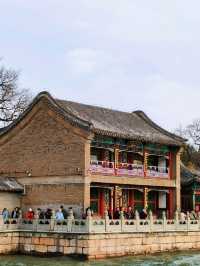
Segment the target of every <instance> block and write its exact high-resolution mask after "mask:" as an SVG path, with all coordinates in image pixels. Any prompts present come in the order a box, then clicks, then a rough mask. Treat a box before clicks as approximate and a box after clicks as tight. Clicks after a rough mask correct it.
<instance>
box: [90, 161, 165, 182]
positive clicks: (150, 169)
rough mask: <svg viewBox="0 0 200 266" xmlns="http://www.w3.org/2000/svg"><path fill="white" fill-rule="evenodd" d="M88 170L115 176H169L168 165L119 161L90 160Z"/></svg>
mask: <svg viewBox="0 0 200 266" xmlns="http://www.w3.org/2000/svg"><path fill="white" fill-rule="evenodd" d="M90 172H91V173H93V174H104V175H105V174H106V175H116V176H135V177H136V176H137V177H159V178H169V167H161V166H147V169H145V167H144V165H142V164H131V163H120V164H119V165H117V166H116V165H115V163H114V162H109V161H97V160H91V162H90Z"/></svg>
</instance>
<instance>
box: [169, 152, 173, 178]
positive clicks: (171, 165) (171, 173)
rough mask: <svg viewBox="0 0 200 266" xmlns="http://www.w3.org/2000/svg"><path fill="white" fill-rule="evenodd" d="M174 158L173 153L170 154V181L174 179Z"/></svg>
mask: <svg viewBox="0 0 200 266" xmlns="http://www.w3.org/2000/svg"><path fill="white" fill-rule="evenodd" d="M172 159H173V156H172V152H171V151H170V152H169V179H172V178H173V160H172Z"/></svg>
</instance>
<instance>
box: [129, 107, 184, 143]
mask: <svg viewBox="0 0 200 266" xmlns="http://www.w3.org/2000/svg"><path fill="white" fill-rule="evenodd" d="M133 113H135V114H137V115H138V116H139V117H140V118H142V119H143V120H144V121H145V122H146V123H148V124H149V125H150V126H152V127H153V128H155V129H157V130H158V131H159V132H160V133H162V134H164V135H166V136H168V137H170V138H172V139H174V140H176V142H177V145H179V146H182V145H183V144H184V143H185V142H186V141H187V139H185V138H182V137H180V136H178V135H176V134H173V133H171V132H169V131H167V130H166V129H164V128H162V127H160V126H159V125H157V124H156V123H155V122H154V121H153V120H151V119H150V118H149V117H148V116H147V115H146V114H145V113H144V112H143V111H140V110H138V111H134V112H133Z"/></svg>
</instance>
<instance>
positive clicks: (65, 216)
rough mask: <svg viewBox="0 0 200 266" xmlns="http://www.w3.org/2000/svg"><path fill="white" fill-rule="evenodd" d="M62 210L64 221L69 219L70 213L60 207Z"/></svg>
mask: <svg viewBox="0 0 200 266" xmlns="http://www.w3.org/2000/svg"><path fill="white" fill-rule="evenodd" d="M60 209H61V211H62V213H63V216H64V219H67V217H68V212H67V211H66V209H65V208H64V207H63V205H61V206H60Z"/></svg>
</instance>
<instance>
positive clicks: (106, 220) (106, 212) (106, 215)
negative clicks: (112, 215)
mask: <svg viewBox="0 0 200 266" xmlns="http://www.w3.org/2000/svg"><path fill="white" fill-rule="evenodd" d="M104 219H105V232H108V231H109V230H108V228H109V216H108V211H105V212H104Z"/></svg>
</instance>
